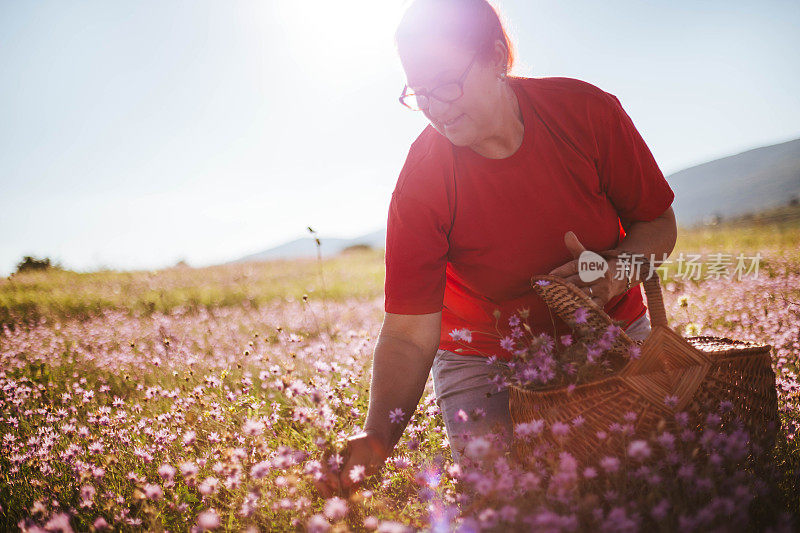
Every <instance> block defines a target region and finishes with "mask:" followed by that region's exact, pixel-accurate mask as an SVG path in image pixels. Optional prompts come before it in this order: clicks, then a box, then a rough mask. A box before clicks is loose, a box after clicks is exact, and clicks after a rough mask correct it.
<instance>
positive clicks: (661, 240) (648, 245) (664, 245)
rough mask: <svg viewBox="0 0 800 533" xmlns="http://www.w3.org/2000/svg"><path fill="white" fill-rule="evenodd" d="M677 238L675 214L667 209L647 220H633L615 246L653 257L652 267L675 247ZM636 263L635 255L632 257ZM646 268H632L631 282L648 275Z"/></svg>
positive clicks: (640, 279) (648, 258) (646, 257)
mask: <svg viewBox="0 0 800 533" xmlns="http://www.w3.org/2000/svg"><path fill="white" fill-rule="evenodd" d="M676 239H677V227H676V223H675V216H674V214H673V213H672V210H671V209H670V210H668V212H667V213H665V214H664V215H662V216H660V217H658V218H655V219H653V220H651V221H649V222H635V223H633V224H631V226H630V227H629V228H626V232H625V238H624V239H623V240H622V241H621V242H620V243H619V246H617V249H618V250H624V251H625V252H629V253H631V254H634V255H635V256H636V255H638V257H639V258H644V259H646V260H648V261H650V260H651V258H652V259H654V261H653V265H652V266H653V268H656V267H658V265H660V264H661V263H662V262H663V261H664V260H665V259H666V258H667V257H669V255H670V254H671V253H672V250H673V249H674V248H675V241H676ZM633 261H634V263H636V257H634V258H633ZM648 272H649V271H648V270H647V269H638V268H634V269H633V270H632V272H631V274H632V279H631V282H632V283H634V284H635V283H638V282H640V281H642V280H644V279H645V278H646V277H647V275H648Z"/></svg>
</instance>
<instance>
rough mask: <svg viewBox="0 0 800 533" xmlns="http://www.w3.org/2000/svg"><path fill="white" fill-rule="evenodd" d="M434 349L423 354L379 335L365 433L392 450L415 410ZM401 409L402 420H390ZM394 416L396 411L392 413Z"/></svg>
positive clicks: (394, 339) (396, 339)
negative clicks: (372, 435) (391, 415)
mask: <svg viewBox="0 0 800 533" xmlns="http://www.w3.org/2000/svg"><path fill="white" fill-rule="evenodd" d="M434 355H436V352H435V350H433V351H432V353H425V352H424V351H423V350H422V349H420V348H419V347H418V346H416V345H415V344H414V343H412V342H409V341H407V340H404V339H401V338H398V337H391V336H386V335H381V336H380V337H379V338H378V342H377V345H376V347H375V354H374V357H373V360H372V383H371V385H370V396H369V411H368V413H367V421H366V424H365V427H364V430H365V431H366V432H368V433H373V434H375V435H376V436H377V437H378V438H380V440H381V441H382V442H384V443H385V444H386V446H387V449H388V450H391V449H392V448H393V447H394V445H395V444H396V443H397V441H398V440H400V436H401V435H402V434H403V430H404V429H405V427H406V425H407V424H408V420H409V418H410V417H411V415H412V413H413V412H414V411H415V410H416V408H417V405H418V404H419V400H420V398H421V397H422V392H423V390H424V389H425V383H426V381H427V380H428V373H429V372H430V369H431V365H432V364H433V357H434ZM396 409H400V410H401V411H402V413H403V415H402V418H401V419H399V420H398V419H397V417H395V420H396V421H395V422H392V420H391V419H390V412H392V411H395V410H396ZM395 413H397V411H395Z"/></svg>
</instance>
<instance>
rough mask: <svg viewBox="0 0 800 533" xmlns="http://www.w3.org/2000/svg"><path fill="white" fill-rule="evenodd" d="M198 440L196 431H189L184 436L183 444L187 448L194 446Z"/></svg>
mask: <svg viewBox="0 0 800 533" xmlns="http://www.w3.org/2000/svg"><path fill="white" fill-rule="evenodd" d="M196 439H197V433H195V432H194V431H187V432H186V433H184V434H183V443H184V444H185V445H186V446H191V445H192V444H194V441H195V440H196Z"/></svg>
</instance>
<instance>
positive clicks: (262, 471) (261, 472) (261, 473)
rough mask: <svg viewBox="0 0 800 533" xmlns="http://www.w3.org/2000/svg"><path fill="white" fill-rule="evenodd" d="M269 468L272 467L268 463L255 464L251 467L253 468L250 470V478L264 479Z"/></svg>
mask: <svg viewBox="0 0 800 533" xmlns="http://www.w3.org/2000/svg"><path fill="white" fill-rule="evenodd" d="M270 468H272V465H271V464H270V462H269V461H261V462H260V463H256V464H254V465H253V468H251V469H250V477H252V478H253V479H261V478H263V477H266V475H267V473H268V472H269V470H270Z"/></svg>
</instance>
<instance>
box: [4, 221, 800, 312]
mask: <svg viewBox="0 0 800 533" xmlns="http://www.w3.org/2000/svg"><path fill="white" fill-rule="evenodd" d="M759 220H760V219H758V220H750V221H749V223H744V222H743V221H741V220H737V221H732V222H728V223H723V224H720V225H717V226H709V227H701V228H679V232H678V241H677V245H676V247H675V250H674V251H673V253H672V256H671V259H675V258H677V257H678V256H679V255H680V254H681V253H684V254H701V255H703V256H704V257H706V259H704V260H707V255H708V254H712V253H717V252H719V253H729V254H732V255H733V257H734V260H735V256H736V255H737V254H739V253H743V254H745V255H747V256H752V255H753V254H755V253H756V252H761V254H762V256H763V258H762V259H761V260H760V268H762V269H766V270H767V271H769V266H770V257H771V256H774V255H776V254H777V255H789V257H790V258H794V259H796V260H795V261H792V264H793V265H796V266H797V267H798V268H800V249H799V248H798V246H797V243H798V242H800V220H797V219H794V218H792V217H783V218H781V217H777V218H776V217H773V218H770V219H767V220H768V221H767V222H760V221H759ZM745 222H746V221H745ZM320 267H321V271H322V276H323V277H324V282H325V290H324V293H325V297H326V298H327V299H329V300H332V301H340V300H344V299H346V298H375V297H379V296H380V295H381V294H382V290H383V278H384V263H383V251H382V250H359V251H352V252H348V253H345V254H342V255H339V256H336V257H332V258H328V259H324V260H323V261H322V265H320V264H319V263H318V262H317V260H316V259H296V260H278V261H267V262H253V263H240V264H231V265H223V266H215V267H207V268H188V267H174V268H168V269H164V270H158V271H139V272H115V271H102V272H93V273H76V272H70V271H59V270H50V271H45V272H33V273H25V274H18V275H13V276H11V277H10V278H7V279H2V280H0V325H4V324H5V325H8V326H9V327H14V326H15V325H18V324H21V323H30V322H32V321H36V320H39V319H42V318H46V319H57V320H58V319H64V318H68V317H70V318H88V317H91V316H97V315H99V314H101V313H102V312H103V311H104V310H107V309H115V310H125V311H128V312H131V313H136V314H149V313H153V312H170V311H172V310H175V309H188V310H196V309H201V308H218V307H229V306H239V305H249V306H252V307H259V306H262V305H265V304H268V303H270V302H274V301H276V300H279V299H288V300H291V299H295V300H296V299H300V298H302V297H303V295H308V297H309V298H311V299H316V298H321V297H322V293H323V285H322V278H321V276H320ZM676 269H677V265H676V264H674V263H673V264H670V265H668V266H667V267H666V268H665V270H666V271H667V273H668V276H669V278H670V279H672V278H674V277H675V273H676Z"/></svg>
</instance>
